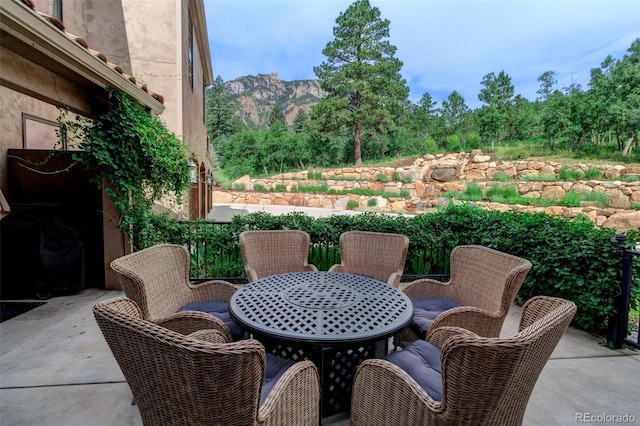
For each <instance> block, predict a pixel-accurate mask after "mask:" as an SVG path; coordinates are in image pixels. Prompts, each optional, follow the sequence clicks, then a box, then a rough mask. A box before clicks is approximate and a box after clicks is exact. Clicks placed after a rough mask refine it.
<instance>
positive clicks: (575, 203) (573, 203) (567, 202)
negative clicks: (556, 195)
mask: <svg viewBox="0 0 640 426" xmlns="http://www.w3.org/2000/svg"><path fill="white" fill-rule="evenodd" d="M580 201H582V195H580V194H579V193H577V192H575V191H569V192H567V193H566V194H564V197H562V200H560V201H559V202H558V204H559V205H561V206H566V207H579V206H580Z"/></svg>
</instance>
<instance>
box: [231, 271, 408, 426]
mask: <svg viewBox="0 0 640 426" xmlns="http://www.w3.org/2000/svg"><path fill="white" fill-rule="evenodd" d="M229 312H230V314H231V316H232V318H233V319H234V320H235V321H236V322H238V324H240V325H241V326H242V327H244V328H245V329H246V330H248V331H249V332H251V333H253V335H254V337H255V338H256V339H258V340H260V341H261V342H262V343H263V344H264V345H265V348H266V350H267V351H269V352H270V353H273V354H275V355H278V356H283V357H287V358H291V359H295V360H297V359H311V360H312V361H314V362H315V364H316V366H318V369H319V372H320V377H321V379H322V391H323V398H322V415H323V416H326V415H330V414H333V413H336V412H341V411H345V409H346V408H348V407H349V405H350V397H351V383H352V382H353V375H354V374H355V369H356V368H357V366H358V364H359V363H360V362H361V361H362V360H364V359H366V358H373V357H380V356H383V355H385V354H386V351H387V343H388V342H387V339H388V338H389V337H391V336H393V335H394V334H396V333H397V332H398V331H400V330H402V329H403V328H404V327H406V326H408V325H409V323H410V322H411V319H412V317H413V304H412V303H411V301H410V300H409V298H408V297H407V296H406V295H405V294H404V293H402V292H401V291H399V290H398V289H396V288H394V287H393V286H391V285H389V284H387V283H385V282H382V281H378V280H376V279H374V278H371V277H368V276H365V275H358V274H346V273H338V272H320V271H318V272H292V273H286V274H280V275H273V276H270V277H265V278H261V279H259V280H256V281H254V282H252V283H249V284H246V285H244V286H242V287H241V288H240V289H238V290H237V291H236V292H235V293H234V295H233V296H232V298H231V301H230V303H229Z"/></svg>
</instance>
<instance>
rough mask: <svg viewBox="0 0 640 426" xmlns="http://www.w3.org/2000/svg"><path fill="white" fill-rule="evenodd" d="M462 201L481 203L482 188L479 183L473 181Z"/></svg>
mask: <svg viewBox="0 0 640 426" xmlns="http://www.w3.org/2000/svg"><path fill="white" fill-rule="evenodd" d="M460 199H461V200H463V201H480V200H482V188H481V187H480V185H478V183H477V182H475V181H471V182H469V183H468V184H467V187H466V188H465V190H464V192H463V193H462V196H461V198H460Z"/></svg>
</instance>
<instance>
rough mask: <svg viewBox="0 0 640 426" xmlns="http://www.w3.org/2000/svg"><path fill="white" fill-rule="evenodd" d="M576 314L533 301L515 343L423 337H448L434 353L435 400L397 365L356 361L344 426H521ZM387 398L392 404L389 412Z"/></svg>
mask: <svg viewBox="0 0 640 426" xmlns="http://www.w3.org/2000/svg"><path fill="white" fill-rule="evenodd" d="M575 312H576V305H575V304H574V303H573V302H570V301H567V300H564V299H559V298H552V297H545V296H538V297H535V298H532V299H531V300H529V301H528V302H527V303H526V304H525V305H524V306H523V308H522V317H521V321H520V327H519V332H518V334H516V335H515V336H511V337H502V338H499V337H494V338H487V337H480V336H478V335H476V334H473V333H471V332H468V331H466V330H463V329H459V328H458V329H456V328H450V327H449V328H447V327H445V328H443V329H441V330H433V331H431V330H430V332H429V335H428V336H427V338H430V337H432V336H433V335H436V334H437V333H439V332H445V333H451V337H449V338H447V339H446V340H444V343H443V344H442V348H441V354H440V360H441V372H442V376H441V380H442V399H441V400H440V401H435V400H433V399H432V398H431V397H430V396H429V395H428V394H427V393H426V392H425V391H424V390H423V389H422V388H420V386H419V385H418V384H417V383H416V382H415V381H414V380H413V378H411V376H409V374H407V373H406V372H405V371H404V370H402V369H400V368H399V367H397V366H396V365H394V364H391V363H390V362H388V361H385V360H368V361H365V362H363V364H362V366H361V367H360V369H359V370H358V373H357V375H356V379H355V382H354V397H353V400H352V413H351V425H352V426H364V425H366V426H375V425H384V424H407V425H408V424H429V425H459V424H469V425H496V426H503V425H521V424H522V421H523V417H524V413H525V410H526V407H527V404H528V401H529V398H530V396H531V392H532V391H533V388H534V386H535V384H536V382H537V380H538V377H539V375H540V373H541V371H542V369H543V368H544V366H545V364H546V362H547V360H548V359H549V357H550V356H551V353H552V352H553V350H554V349H555V347H556V346H557V344H558V342H559V340H560V338H561V337H562V335H563V333H564V332H565V330H566V329H567V327H568V326H569V324H570V322H571V320H572V319H573V316H574V315H575ZM447 329H450V330H447ZM455 330H459V332H457V333H456V332H455ZM381 389H384V392H381ZM369 390H370V391H369ZM389 395H393V396H394V397H395V401H396V402H395V404H396V405H397V406H394V408H393V409H392V410H389V409H388V407H389V401H388V399H389ZM390 413H391V414H390ZM391 416H392V417H391Z"/></svg>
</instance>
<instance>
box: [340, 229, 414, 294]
mask: <svg viewBox="0 0 640 426" xmlns="http://www.w3.org/2000/svg"><path fill="white" fill-rule="evenodd" d="M408 249H409V239H408V238H407V237H406V236H404V235H401V234H390V233H383V232H368V231H348V232H345V233H343V234H342V235H340V265H334V266H333V267H332V270H333V271H336V272H347V273H352V274H363V275H368V276H370V277H373V278H375V279H378V280H380V281H385V282H388V283H389V284H391V285H393V286H394V287H398V285H399V284H400V279H401V278H402V273H403V271H404V264H405V260H406V258H407V250H408Z"/></svg>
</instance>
